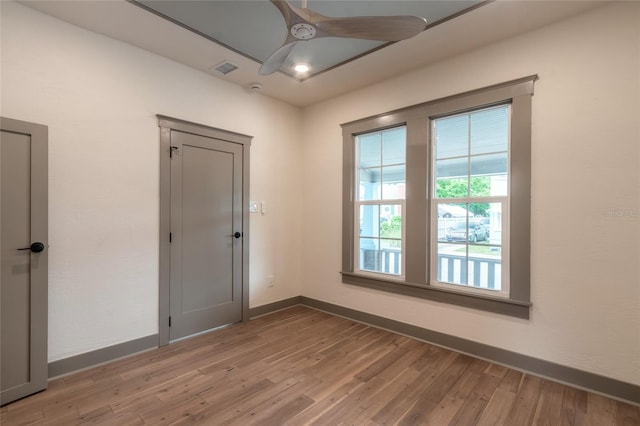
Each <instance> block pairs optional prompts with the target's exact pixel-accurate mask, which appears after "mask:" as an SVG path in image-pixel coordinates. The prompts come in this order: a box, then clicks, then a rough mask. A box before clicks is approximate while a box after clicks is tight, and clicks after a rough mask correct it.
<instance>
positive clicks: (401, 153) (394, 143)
mask: <svg viewBox="0 0 640 426" xmlns="http://www.w3.org/2000/svg"><path fill="white" fill-rule="evenodd" d="M406 134H407V130H406V128H405V127H397V128H395V129H389V130H385V131H384V132H382V164H383V165H386V164H404V163H405V162H406V155H405V152H406V139H407V138H406Z"/></svg>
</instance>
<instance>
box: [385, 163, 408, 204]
mask: <svg viewBox="0 0 640 426" xmlns="http://www.w3.org/2000/svg"><path fill="white" fill-rule="evenodd" d="M382 182H383V185H382V199H384V200H392V199H395V200H402V199H404V196H405V183H404V182H405V165H404V164H402V165H398V166H387V167H383V168H382Z"/></svg>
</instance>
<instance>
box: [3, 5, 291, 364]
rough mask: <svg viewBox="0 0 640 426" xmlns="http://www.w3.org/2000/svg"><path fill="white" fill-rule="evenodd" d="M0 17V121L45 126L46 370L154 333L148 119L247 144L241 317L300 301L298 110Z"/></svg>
mask: <svg viewBox="0 0 640 426" xmlns="http://www.w3.org/2000/svg"><path fill="white" fill-rule="evenodd" d="M1 8H2V9H1V14H2V33H1V39H2V41H1V43H2V44H1V49H2V53H1V55H2V56H1V59H2V64H1V71H2V76H1V78H2V80H1V85H2V86H1V87H2V94H1V99H0V100H1V111H0V113H1V114H2V115H3V116H7V117H11V118H15V119H20V120H27V121H33V122H37V123H42V124H46V125H48V126H49V153H50V157H49V164H50V165H49V167H50V169H49V170H50V176H49V192H50V196H49V200H50V227H49V229H50V232H49V243H50V245H51V248H50V252H49V256H50V276H49V360H50V361H54V360H57V359H61V358H66V357H68V356H71V355H75V354H78V353H83V352H86V351H90V350H93V349H98V348H102V347H105V346H109V345H112V344H116V343H120V342H124V341H128V340H132V339H136V338H139V337H143V336H147V335H150V334H154V333H157V331H158V229H159V222H158V221H159V219H158V214H159V213H158V203H159V193H158V191H159V155H160V154H159V149H158V147H159V131H158V126H157V120H156V118H155V115H156V114H164V115H168V116H173V117H176V118H181V119H185V120H189V121H194V122H198V123H202V124H206V125H209V126H214V127H218V128H222V129H226V130H230V131H235V132H240V133H245V134H249V135H252V136H254V139H253V144H252V147H251V158H252V164H251V198H252V199H254V198H255V199H257V200H265V201H266V202H267V203H268V211H267V214H266V215H265V216H260V215H251V219H250V223H251V263H250V269H251V275H250V277H251V281H250V288H251V290H250V306H252V307H253V306H259V305H263V304H265V303H269V302H273V301H277V300H280V299H284V298H288V297H293V296H297V295H299V294H300V286H299V283H300V265H301V262H300V253H301V242H300V240H299V239H298V238H297V235H298V234H299V232H300V224H301V221H300V217H301V215H300V204H299V202H298V201H299V196H298V194H299V193H300V192H301V187H300V180H299V179H292V177H293V176H298V175H299V173H300V165H299V162H298V159H299V158H300V156H301V148H300V146H299V144H298V141H299V140H300V139H301V137H300V135H301V112H300V110H299V109H298V108H294V107H291V106H288V105H286V104H283V103H281V102H278V101H275V100H272V99H269V98H266V97H263V96H260V95H255V94H250V93H247V92H246V91H245V90H243V89H242V88H240V87H238V86H235V85H233V84H229V83H226V82H224V81H222V80H219V79H216V78H213V77H211V76H209V75H206V74H203V73H201V72H199V71H195V70H193V69H191V68H188V67H186V66H183V65H180V64H177V63H175V62H173V61H170V60H167V59H165V58H162V57H159V56H157V55H155V54H151V53H148V52H145V51H143V50H140V49H138V48H135V47H132V46H130V45H127V44H124V43H121V42H118V41H115V40H113V39H109V38H107V37H104V36H101V35H97V34H95V33H92V32H88V31H86V30H83V29H80V28H77V27H75V26H72V25H69V24H66V23H64V22H62V21H59V20H56V19H53V18H50V17H48V16H46V15H43V14H40V13H39V12H36V11H33V10H32V9H29V8H26V7H24V6H22V5H19V4H15V3H10V2H4V1H3V2H2V4H1ZM270 274H274V275H275V280H276V281H275V283H276V285H275V286H274V287H272V288H269V287H267V281H266V276H267V275H270Z"/></svg>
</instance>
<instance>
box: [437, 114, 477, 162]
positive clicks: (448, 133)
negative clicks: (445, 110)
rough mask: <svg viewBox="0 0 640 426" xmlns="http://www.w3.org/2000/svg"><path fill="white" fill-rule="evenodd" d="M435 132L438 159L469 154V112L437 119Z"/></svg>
mask: <svg viewBox="0 0 640 426" xmlns="http://www.w3.org/2000/svg"><path fill="white" fill-rule="evenodd" d="M434 132H435V145H436V158H437V159H440V158H449V157H460V156H465V155H469V116H468V114H463V115H456V116H453V117H446V118H439V119H437V120H435V122H434Z"/></svg>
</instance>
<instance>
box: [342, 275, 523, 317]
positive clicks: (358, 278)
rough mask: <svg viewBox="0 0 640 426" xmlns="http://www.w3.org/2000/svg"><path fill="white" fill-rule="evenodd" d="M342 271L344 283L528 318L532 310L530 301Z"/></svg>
mask: <svg viewBox="0 0 640 426" xmlns="http://www.w3.org/2000/svg"><path fill="white" fill-rule="evenodd" d="M341 274H342V282H343V283H345V284H351V285H357V286H361V287H367V288H372V289H375V290H381V291H387V292H390V293H395V294H403V295H406V296H412V297H418V298H421V299H428V300H433V301H436V302H441V303H449V304H453V305H458V306H464V307H467V308H473V309H479V310H482V311H487V312H494V313H498V314H502V315H508V316H512V317H517V318H524V319H529V310H530V307H531V303H529V302H522V301H518V300H512V299H504V298H500V297H491V296H485V295H477V294H471V293H467V292H461V291H454V290H449V289H443V288H439V287H432V286H426V285H420V284H413V283H409V282H405V281H398V280H387V279H384V278H383V277H380V278H378V277H372V276H370V275H360V274H354V273H353V272H341Z"/></svg>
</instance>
